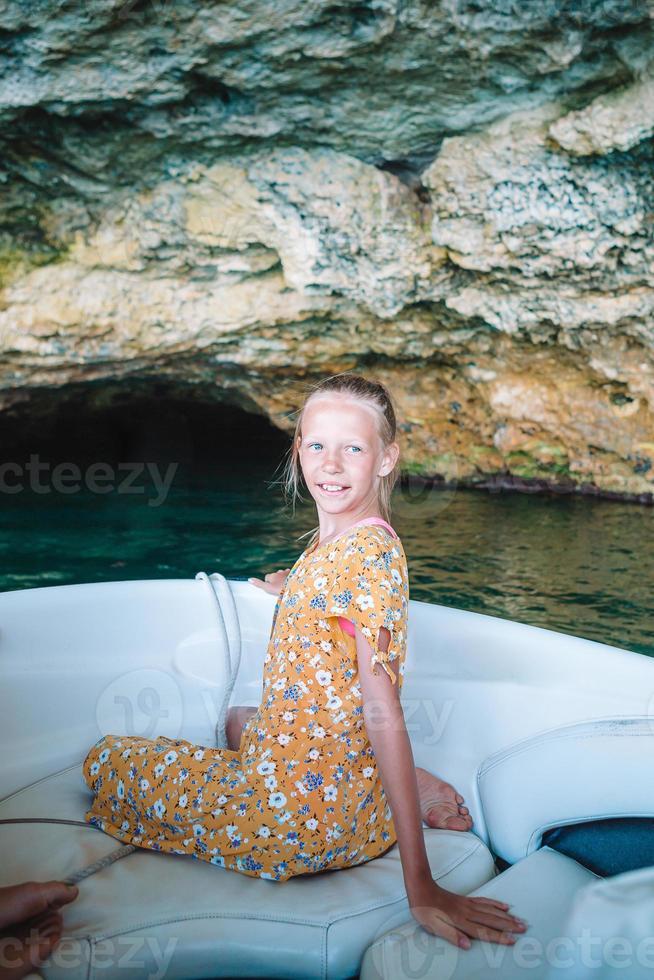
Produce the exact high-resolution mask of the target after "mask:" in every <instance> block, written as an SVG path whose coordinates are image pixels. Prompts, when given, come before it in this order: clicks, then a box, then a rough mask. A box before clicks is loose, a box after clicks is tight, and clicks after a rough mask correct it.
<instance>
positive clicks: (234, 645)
mask: <svg viewBox="0 0 654 980" xmlns="http://www.w3.org/2000/svg"><path fill="white" fill-rule="evenodd" d="M195 578H196V579H197V580H200V581H202V582H205V583H206V585H207V587H208V588H209V590H210V591H211V596H212V601H213V603H214V606H215V609H216V613H217V616H218V628H219V632H220V635H221V639H222V643H221V644H220V648H221V652H222V654H223V658H224V662H225V668H226V672H227V676H228V678H229V680H228V682H227V687H226V690H225V694H224V696H223V701H222V704H221V707H220V711H219V712H218V721H217V722H216V747H217V748H219V749H226V748H228V747H229V746H228V744H227V732H226V729H225V722H226V719H227V709H228V706H229V701H230V698H231V696H232V691H233V689H234V684H235V683H236V677H237V675H238V670H239V667H240V664H241V651H242V645H241V626H240V622H239V618H238V611H237V608H236V602H235V601H234V596H233V594H232V589H231V586H230V584H229V582H228V581H227V579H226V578H225V576H224V575H221V574H220V572H213V573H212V575H211V576H210V577H209V576H208V575H207V574H206V572H198V573H197V575H196V576H195ZM223 606H224V610H225V614H226V615H223ZM20 823H50V824H52V823H54V824H70V825H72V826H73V827H87V828H89V829H91V830H100V831H101V833H104V831H102V828H100V827H96V826H94V825H93V824H91V823H87V822H86V821H83V820H68V819H64V818H57V817H6V818H0V824H20ZM137 850H139V848H138V846H137V845H136V844H121V845H120V847H119V848H118V849H117V850H115V851H112V852H111V853H110V854H107V855H105V856H104V857H102V858H100V859H99V860H98V861H94V862H93V863H92V864H87V865H86V867H84V868H80V869H79V870H78V871H74V872H73V873H72V874H70V875H69V876H68V877H67V878H62V879H61V880H62V881H63V882H64V883H65V884H67V885H76V884H77V883H78V882H79V881H83V880H84V878H88V877H89V876H90V875H93V874H96V873H97V872H98V871H102V870H103V869H104V868H108V867H109V866H110V865H112V864H114V862H115V861H120V860H121V859H122V858H125V857H127V856H128V855H129V854H133V853H134V851H137Z"/></svg>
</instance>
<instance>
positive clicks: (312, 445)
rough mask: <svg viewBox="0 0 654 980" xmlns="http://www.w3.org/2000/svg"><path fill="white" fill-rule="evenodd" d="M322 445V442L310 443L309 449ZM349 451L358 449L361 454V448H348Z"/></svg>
mask: <svg viewBox="0 0 654 980" xmlns="http://www.w3.org/2000/svg"><path fill="white" fill-rule="evenodd" d="M321 445H322V443H320V442H310V443H309V447H308V448H309V449H313V447H314V446H321ZM348 449H356V450H357V453H360V452H361V446H348Z"/></svg>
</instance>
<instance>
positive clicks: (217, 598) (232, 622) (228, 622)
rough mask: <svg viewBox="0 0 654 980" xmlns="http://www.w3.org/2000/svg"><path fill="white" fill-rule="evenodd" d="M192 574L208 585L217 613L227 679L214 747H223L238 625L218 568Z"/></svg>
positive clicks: (237, 649) (236, 663)
mask: <svg viewBox="0 0 654 980" xmlns="http://www.w3.org/2000/svg"><path fill="white" fill-rule="evenodd" d="M195 578H196V580H199V581H201V582H205V583H206V586H207V588H209V589H210V591H211V596H212V599H213V602H214V605H215V608H216V612H217V616H218V629H219V632H220V635H221V640H222V643H221V644H220V647H221V652H222V655H223V660H224V665H225V669H226V673H227V677H228V681H227V686H226V689H225V694H224V696H223V700H222V704H221V706H220V710H219V712H218V720H217V722H216V747H217V748H219V749H227V748H229V746H228V744H227V731H226V727H225V726H226V722H227V710H228V708H229V702H230V699H231V696H232V691H233V690H234V684H235V683H236V677H237V675H238V671H239V667H240V665H241V652H242V644H241V625H240V622H239V618H238V610H237V608H236V602H235V600H234V595H233V593H232V589H231V586H230V584H229V582H228V581H227V579H226V578H225V576H224V575H221V574H220V572H213V573H212V574H211V575H210V576H209V575H207V573H206V572H198V573H197V575H196V576H195Z"/></svg>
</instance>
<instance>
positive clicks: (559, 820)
mask: <svg viewBox="0 0 654 980" xmlns="http://www.w3.org/2000/svg"><path fill="white" fill-rule="evenodd" d="M652 758H654V722H653V721H652V719H651V718H650V717H647V716H646V717H613V718H599V719H596V720H593V721H585V722H580V723H577V724H573V725H564V726H561V727H559V728H555V729H551V730H550V731H545V732H540V733H538V734H536V735H534V736H532V737H530V738H526V739H523V740H521V741H519V742H515V743H513V744H511V745H509V746H508V747H507V748H505V749H502V750H501V751H499V752H496V753H494V754H493V755H491V756H489V757H488V758H487V759H485V760H484V762H483V764H482V765H481V766H480V768H479V771H478V774H477V782H478V786H479V796H480V799H481V803H482V807H483V811H484V816H485V818H486V825H487V829H488V834H489V839H490V847H491V850H492V851H493V853H494V854H497V855H499V856H500V857H502V858H504V860H505V861H507V862H508V863H509V864H513V863H514V862H516V861H519V860H520V859H521V858H523V857H526V856H527V855H529V854H531V853H532V851H534V850H536V849H537V848H538V847H539V846H540V844H541V840H542V836H543V833H544V831H546V830H548V829H549V828H551V827H560V826H564V825H567V824H572V823H580V822H583V821H587V820H599V819H603V818H607V817H626V816H633V817H639V816H645V817H652V816H654V783H653V782H652V780H651V779H644V778H643V773H646V772H648V771H649V770H650V768H651V761H652ZM518 802H519V805H518Z"/></svg>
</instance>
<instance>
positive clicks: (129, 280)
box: [0, 0, 654, 502]
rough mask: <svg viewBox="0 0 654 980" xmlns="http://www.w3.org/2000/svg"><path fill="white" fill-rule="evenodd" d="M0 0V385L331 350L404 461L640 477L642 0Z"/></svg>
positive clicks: (645, 265)
mask: <svg viewBox="0 0 654 980" xmlns="http://www.w3.org/2000/svg"><path fill="white" fill-rule="evenodd" d="M0 10H1V12H2V21H1V22H0V27H1V29H2V30H1V32H0V51H1V57H2V60H1V61H0V140H1V143H2V152H1V153H0V188H1V192H0V411H8V410H12V409H14V410H15V409H16V406H17V405H18V404H20V405H21V406H23V407H24V408H25V410H27V409H28V406H29V396H30V392H37V391H38V390H39V389H43V388H44V387H51V386H53V385H55V386H66V385H71V384H79V383H80V382H82V383H86V382H92V381H102V380H106V381H107V382H110V381H111V382H112V383H113V382H115V381H121V382H122V381H126V380H128V379H129V378H130V377H131V378H133V379H134V381H135V383H136V382H137V381H138V382H139V383H141V382H142V380H143V379H147V378H154V377H156V378H165V379H166V381H167V382H170V383H173V384H174V383H175V382H179V383H180V385H181V384H183V385H185V386H188V385H189V384H191V385H192V384H198V385H199V386H201V387H202V390H203V391H206V390H209V391H210V390H211V388H212V386H213V387H215V389H216V398H217V400H223V401H224V400H225V398H227V399H228V400H230V399H231V400H233V402H234V403H235V404H239V403H242V402H243V401H244V400H247V401H248V404H254V405H257V406H258V407H259V409H260V411H261V412H262V413H263V414H265V415H266V416H267V417H268V418H269V419H270V420H271V421H272V422H273V423H274V424H275V425H278V426H279V427H281V428H285V429H286V430H288V429H289V428H290V424H291V423H290V421H289V411H291V410H292V409H293V408H295V407H297V405H296V401H297V382H298V380H310V379H313V378H318V377H321V376H323V375H325V374H330V373H334V372H336V371H342V370H350V369H352V370H360V371H362V372H363V373H367V374H370V375H373V376H376V377H379V378H380V379H381V380H383V381H385V382H386V383H388V384H389V385H390V387H391V389H392V390H393V393H394V395H395V398H396V401H397V406H398V415H399V420H400V423H401V444H402V449H403V459H404V465H405V468H406V469H407V470H409V471H410V472H413V473H422V474H424V475H426V476H434V475H435V476H438V477H439V478H443V479H445V480H448V481H459V482H461V483H465V484H477V485H488V484H489V482H490V483H492V482H493V481H499V482H500V483H501V482H504V483H508V484H509V485H510V484H511V483H512V482H514V483H518V484H519V483H520V481H525V482H526V483H535V484H536V485H540V484H542V485H556V486H560V487H567V488H569V489H572V490H576V489H582V490H586V491H588V492H599V493H603V494H607V495H618V496H624V497H625V499H636V500H643V501H648V502H651V500H652V499H653V497H652V495H653V492H654V466H653V465H652V461H653V460H654V380H653V378H654V373H653V370H652V367H653V361H654V358H653V347H654V321H653V306H654V291H653V279H654V267H653V261H654V221H653V219H654V167H653V164H654V139H653V138H652V137H653V133H654V37H653V32H652V17H653V16H654V4H652V3H651V2H645V0H542V2H539V3H525V2H518V0H440V2H429V3H427V2H421V0H370V2H359V3H353V2H348V0H342V2H323V0H304V2H301V0H298V2H293V0H277V2H273V3H266V2H265V0H256V2H255V0H250V2H247V0H246V2H240V0H239V2H237V3H229V4H209V3H201V2H200V3H190V2H185V0H181V2H172V0H131V2H112V0H90V2H87V3H86V4H84V5H83V7H82V6H80V5H73V4H69V3H65V2H64V3H61V2H58V3H54V2H44V3H41V4H39V5H37V4H24V3H21V4H19V3H13V2H5V3H4V4H2V5H0Z"/></svg>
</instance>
